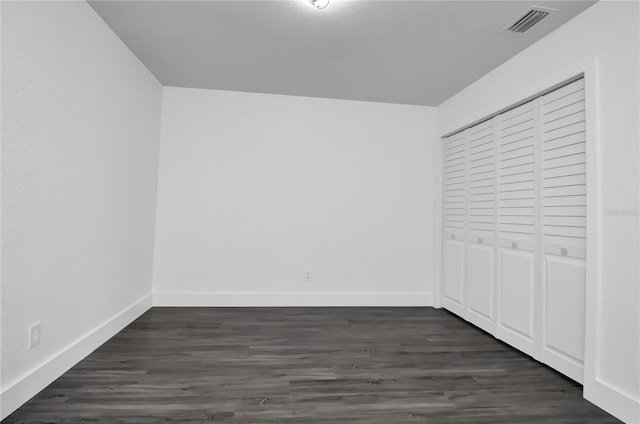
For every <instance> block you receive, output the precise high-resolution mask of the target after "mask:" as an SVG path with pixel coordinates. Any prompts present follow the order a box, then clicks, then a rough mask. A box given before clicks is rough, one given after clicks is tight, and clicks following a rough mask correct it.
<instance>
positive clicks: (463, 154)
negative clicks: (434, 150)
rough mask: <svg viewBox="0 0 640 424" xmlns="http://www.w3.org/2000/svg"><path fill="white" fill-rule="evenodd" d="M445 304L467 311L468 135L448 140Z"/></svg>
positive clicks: (445, 213) (444, 228) (444, 239)
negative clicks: (465, 304)
mask: <svg viewBox="0 0 640 424" xmlns="http://www.w3.org/2000/svg"><path fill="white" fill-rule="evenodd" d="M443 148H444V158H443V159H444V167H443V168H444V169H443V171H444V172H443V182H444V190H443V212H444V213H443V242H442V258H443V266H442V282H443V289H442V299H441V300H442V305H443V306H444V307H445V308H447V309H449V310H450V311H452V312H454V313H456V314H459V315H463V314H464V312H465V306H464V303H465V261H466V254H465V250H466V246H465V244H466V241H465V238H466V225H467V208H468V201H467V184H468V175H467V139H466V135H465V132H462V133H459V134H456V135H453V136H451V137H448V138H446V139H445V140H444V146H443Z"/></svg>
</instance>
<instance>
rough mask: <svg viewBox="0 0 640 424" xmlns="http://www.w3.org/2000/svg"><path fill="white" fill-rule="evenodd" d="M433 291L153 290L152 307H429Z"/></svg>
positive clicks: (431, 302) (431, 303)
mask: <svg viewBox="0 0 640 424" xmlns="http://www.w3.org/2000/svg"><path fill="white" fill-rule="evenodd" d="M432 305H433V295H432V293H426V292H420V293H301V292H291V293H287V292H281V293H273V292H265V293H257V292H246V293H235V292H204V293H199V292H156V293H154V295H153V306H209V307H216V306H217V307H233V306H236V307H243V306H254V307H259V306H271V307H275V306H432Z"/></svg>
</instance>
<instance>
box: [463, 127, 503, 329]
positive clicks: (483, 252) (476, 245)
mask: <svg viewBox="0 0 640 424" xmlns="http://www.w3.org/2000/svg"><path fill="white" fill-rule="evenodd" d="M495 122H496V121H495V119H491V120H488V121H485V122H482V123H480V124H477V125H475V126H473V127H471V128H469V129H468V130H467V131H468V134H467V139H468V143H469V171H468V172H469V190H468V199H469V215H468V239H467V256H468V258H467V270H468V272H467V290H468V296H467V315H466V318H467V319H468V320H469V321H470V322H472V323H473V324H475V325H477V326H478V327H480V328H482V329H484V330H485V331H488V332H491V333H493V332H494V330H495V320H494V319H495V301H494V295H495V293H496V290H495V285H496V279H495V241H496V222H497V220H496V130H495Z"/></svg>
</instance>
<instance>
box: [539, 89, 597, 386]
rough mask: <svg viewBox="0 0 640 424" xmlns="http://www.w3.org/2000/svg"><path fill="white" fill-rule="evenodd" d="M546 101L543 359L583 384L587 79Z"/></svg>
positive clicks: (543, 172) (543, 99) (544, 138)
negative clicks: (585, 91)
mask: <svg viewBox="0 0 640 424" xmlns="http://www.w3.org/2000/svg"><path fill="white" fill-rule="evenodd" d="M541 103H542V106H541V107H542V205H543V206H542V212H543V217H542V220H543V231H542V244H543V249H542V250H543V252H542V265H543V271H542V274H543V278H542V299H543V314H542V316H543V321H544V322H543V343H542V344H543V346H542V347H543V358H542V360H543V361H544V362H546V363H548V364H550V365H551V366H553V367H554V368H556V369H557V370H559V371H561V372H563V373H565V374H566V375H568V376H569V377H571V378H573V379H574V380H577V381H579V382H582V380H583V360H584V331H585V329H584V323H585V283H586V261H585V259H586V256H585V253H586V209H587V203H586V200H587V199H586V194H587V192H586V133H585V93H584V80H582V79H581V80H578V81H576V82H574V83H571V84H569V85H567V86H564V87H562V88H560V89H558V90H556V91H553V92H551V93H549V94H547V95H546V96H543V97H542V99H541Z"/></svg>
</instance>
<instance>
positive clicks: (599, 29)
mask: <svg viewBox="0 0 640 424" xmlns="http://www.w3.org/2000/svg"><path fill="white" fill-rule="evenodd" d="M639 8H640V4H639V3H638V2H616V1H601V2H599V3H598V4H596V5H595V6H593V7H591V8H590V9H588V10H586V11H585V12H583V13H582V14H581V15H579V16H577V17H576V18H575V19H573V20H572V21H570V22H569V23H567V24H566V25H564V26H563V27H561V28H559V29H558V30H556V31H555V32H553V33H552V34H550V35H549V36H547V37H546V38H544V39H542V40H541V41H539V42H538V43H536V44H534V45H533V46H531V47H530V48H528V49H526V50H525V51H523V52H522V53H520V54H518V55H517V56H515V57H514V58H512V59H511V60H509V61H508V62H506V63H505V64H503V65H501V66H500V67H498V68H497V69H495V70H494V71H492V72H491V73H489V74H488V75H486V76H485V77H483V78H481V79H480V80H478V81H477V82H475V83H474V84H472V85H471V86H469V87H467V88H466V89H465V90H463V91H461V92H460V93H458V94H457V95H455V96H453V97H452V98H451V99H449V100H447V101H446V102H444V103H443V104H442V105H440V107H439V108H438V133H439V135H444V134H446V133H449V132H451V131H454V130H456V129H457V128H459V127H462V126H464V125H466V124H468V123H471V122H473V121H476V120H478V119H480V118H482V117H484V116H486V115H488V114H491V113H493V112H496V111H498V110H500V109H502V108H504V107H507V106H509V105H510V104H513V103H515V102H517V101H520V100H522V99H524V98H526V97H528V96H531V95H533V94H535V93H537V92H540V91H542V90H544V89H546V88H548V87H550V86H552V85H554V84H556V83H558V82H561V81H563V80H564V79H566V78H568V77H570V76H572V75H573V74H576V73H578V72H581V71H582V70H584V69H589V68H593V67H594V65H593V64H594V62H595V61H596V60H597V62H598V75H599V78H598V81H597V82H596V84H597V86H598V90H599V93H598V97H599V104H597V105H595V106H596V108H597V116H598V122H597V123H596V126H597V131H598V140H599V143H600V146H601V148H600V156H599V157H598V159H597V160H598V162H599V164H600V178H599V183H600V184H601V202H600V204H599V205H598V206H597V210H598V211H599V213H600V215H601V217H602V218H601V233H600V243H601V244H600V246H599V250H600V252H602V255H601V257H600V258H598V260H600V261H601V262H600V263H601V275H600V280H599V292H598V293H597V299H596V302H597V307H595V308H592V309H593V310H594V313H595V314H594V316H588V317H587V323H588V324H589V325H590V328H589V329H588V330H587V331H588V332H589V331H592V332H593V337H588V340H589V343H590V344H588V345H587V346H586V350H587V355H588V356H589V355H590V356H591V357H592V358H593V361H592V363H591V364H590V365H589V364H587V366H590V367H591V369H590V370H585V396H586V397H587V398H588V399H590V400H592V401H593V402H595V403H596V404H598V405H599V406H601V407H603V408H604V409H607V410H609V411H610V412H612V413H613V414H615V415H617V416H618V417H621V418H623V419H625V420H626V421H628V422H633V423H636V422H640V416H639V414H640V412H639V411H640V403H639V399H640V359H639V358H640V340H639V338H640V315H639V311H640V305H639V301H640V293H639V287H640V285H639V284H638V281H639V280H640V278H639V276H640V273H639V268H638V258H639V257H640V250H639V238H638V234H639V225H638V223H639V219H638V191H639V187H638V183H639V175H638V155H639V151H638V150H639V145H640V143H639V140H640V133H639V116H640V107H639V97H640V96H639V93H640V83H639V81H640V67H639V61H640V57H639V55H640V34H639V29H640V21H639V13H640V10H639ZM596 58H597V59H596ZM588 107H589V106H588ZM591 189H594V188H591ZM588 336H589V334H588ZM590 352H591V353H590Z"/></svg>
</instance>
